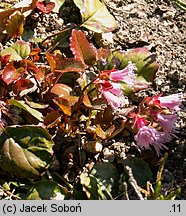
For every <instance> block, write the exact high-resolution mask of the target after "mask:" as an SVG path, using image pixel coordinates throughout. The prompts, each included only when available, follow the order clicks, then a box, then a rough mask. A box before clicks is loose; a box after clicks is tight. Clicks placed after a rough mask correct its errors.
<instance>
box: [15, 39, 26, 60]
mask: <svg viewBox="0 0 186 216" xmlns="http://www.w3.org/2000/svg"><path fill="white" fill-rule="evenodd" d="M12 48H13V49H14V50H15V51H16V52H17V53H18V54H19V55H20V56H21V58H22V59H25V58H26V57H28V56H29V54H30V45H29V43H28V42H25V41H22V40H19V41H16V42H15V44H13V45H12Z"/></svg>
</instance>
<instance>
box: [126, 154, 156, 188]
mask: <svg viewBox="0 0 186 216" xmlns="http://www.w3.org/2000/svg"><path fill="white" fill-rule="evenodd" d="M122 164H123V165H124V166H129V167H130V168H131V169H132V173H133V176H134V179H135V180H136V181H137V183H138V185H139V186H144V185H146V183H147V181H152V172H151V170H150V168H149V166H148V164H147V163H146V162H145V161H144V160H142V159H140V158H136V157H133V158H129V159H125V160H123V161H122Z"/></svg>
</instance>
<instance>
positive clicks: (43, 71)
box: [35, 66, 47, 82]
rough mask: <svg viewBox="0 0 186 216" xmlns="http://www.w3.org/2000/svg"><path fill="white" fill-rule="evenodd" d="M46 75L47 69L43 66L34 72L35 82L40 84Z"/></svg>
mask: <svg viewBox="0 0 186 216" xmlns="http://www.w3.org/2000/svg"><path fill="white" fill-rule="evenodd" d="M46 74H47V68H46V67H45V66H41V67H39V68H38V69H37V70H36V72H35V76H36V79H37V81H38V82H42V81H43V80H44V79H45V76H46Z"/></svg>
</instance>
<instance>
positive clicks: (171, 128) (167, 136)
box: [157, 114, 178, 142]
mask: <svg viewBox="0 0 186 216" xmlns="http://www.w3.org/2000/svg"><path fill="white" fill-rule="evenodd" d="M177 119H178V116H177V115H176V114H172V115H165V114H158V115H157V121H158V122H159V124H160V126H161V127H162V129H163V131H164V136H163V138H164V141H165V142H168V141H170V140H171V139H172V137H176V136H175V133H176V130H177V128H176V125H175V123H176V121H177Z"/></svg>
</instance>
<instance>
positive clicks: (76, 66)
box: [54, 54, 86, 73]
mask: <svg viewBox="0 0 186 216" xmlns="http://www.w3.org/2000/svg"><path fill="white" fill-rule="evenodd" d="M54 60H55V63H56V68H55V72H61V73H64V72H80V71H84V70H85V68H86V67H85V64H84V63H83V62H82V61H78V60H76V59H75V58H64V57H63V56H62V55H59V54H57V55H56V56H54Z"/></svg>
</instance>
